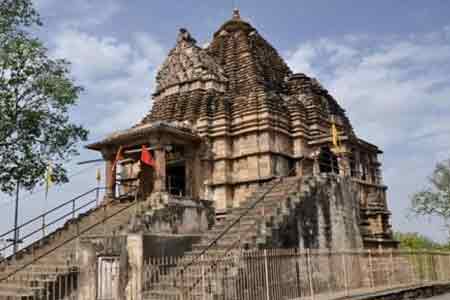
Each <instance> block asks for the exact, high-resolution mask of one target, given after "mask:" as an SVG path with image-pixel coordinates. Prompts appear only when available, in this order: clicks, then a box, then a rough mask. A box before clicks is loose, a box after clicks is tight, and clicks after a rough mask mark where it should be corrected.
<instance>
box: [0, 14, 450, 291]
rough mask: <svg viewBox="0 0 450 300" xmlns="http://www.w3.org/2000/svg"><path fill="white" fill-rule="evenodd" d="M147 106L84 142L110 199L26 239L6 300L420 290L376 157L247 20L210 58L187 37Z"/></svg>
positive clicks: (314, 83)
mask: <svg viewBox="0 0 450 300" xmlns="http://www.w3.org/2000/svg"><path fill="white" fill-rule="evenodd" d="M143 80H151V79H150V78H148V79H145V78H144V79H143ZM343 100H345V99H343ZM149 107H151V108H150V111H149V112H148V113H147V114H146V116H145V117H144V118H143V119H142V120H140V121H137V123H136V124H130V128H129V129H126V130H120V131H116V132H113V131H114V124H111V131H112V132H113V133H111V134H110V135H108V136H106V137H105V138H103V139H101V140H99V141H97V142H95V143H92V144H90V145H87V148H88V149H91V150H93V151H97V152H98V153H100V154H101V156H102V160H104V161H105V175H106V176H105V183H106V184H105V185H106V188H105V191H104V192H103V189H101V188H100V187H98V188H96V189H94V190H91V191H88V192H86V193H84V194H82V195H80V196H79V197H76V198H74V199H72V200H70V201H69V202H66V203H64V204H61V205H59V206H58V207H56V208H54V209H52V210H50V211H49V212H46V213H44V214H43V215H41V216H38V217H37V218H35V219H33V220H32V221H29V222H25V223H24V224H23V225H21V226H20V232H21V233H23V234H22V235H21V237H20V239H21V242H22V241H23V244H22V247H21V249H20V251H18V252H17V253H15V252H14V254H12V255H10V256H7V257H6V258H5V259H4V260H3V261H0V275H2V276H3V275H4V276H5V277H4V278H3V281H1V280H2V279H0V299H36V300H37V299H52V300H53V299H55V300H56V299H74V300H75V299H82V300H91V299H92V300H94V299H103V300H105V299H127V300H128V299H129V300H151V299H152V300H159V299H173V300H175V299H176V300H179V299H180V300H181V299H184V300H186V299H196V300H197V299H198V300H200V299H202V300H205V299H224V300H225V299H227V300H228V299H230V300H231V299H249V300H250V299H251V300H253V299H255V300H256V299H280V300H282V299H283V300H284V299H306V298H303V297H307V298H308V299H314V293H325V292H324V291H326V293H330V289H331V287H332V286H333V287H335V288H336V290H338V291H339V292H342V291H345V292H346V293H348V290H349V289H355V290H358V291H359V290H360V289H364V288H370V289H373V288H374V287H376V286H388V287H390V288H392V287H393V282H386V280H387V279H390V280H391V279H392V280H394V279H396V280H398V281H399V282H400V281H401V280H402V281H401V282H400V283H403V284H405V283H408V282H410V281H408V280H410V279H411V278H413V277H414V276H412V277H411V276H410V274H411V272H409V271H408V270H412V267H411V266H415V265H414V264H416V263H414V264H411V263H410V262H411V261H412V260H408V259H406V258H404V257H400V256H398V257H397V256H395V257H394V255H393V251H392V250H393V249H396V248H397V246H398V243H397V241H395V240H394V239H393V235H392V230H391V225H390V212H389V209H388V206H387V200H386V190H387V187H386V186H385V185H384V184H383V180H382V169H381V164H380V162H379V155H380V154H381V153H382V152H381V150H380V149H379V148H378V147H377V146H376V145H374V144H371V143H370V142H368V141H365V140H363V139H361V138H359V137H358V136H357V134H356V132H355V131H354V129H353V127H352V125H351V123H350V120H349V119H348V117H347V116H346V113H345V110H344V109H343V108H342V107H341V105H340V104H339V103H338V100H337V99H335V98H334V97H333V96H332V95H331V94H330V93H329V92H328V91H327V90H326V89H325V88H324V87H323V86H322V85H321V84H320V83H319V81H318V80H317V79H315V78H311V77H309V76H308V75H307V74H303V73H293V72H292V71H291V69H290V68H289V66H288V65H287V64H286V63H285V61H284V60H283V58H282V57H281V56H280V55H279V54H278V53H277V51H276V50H275V49H274V48H273V47H272V46H271V45H270V43H269V42H268V41H266V40H265V39H264V38H263V37H262V36H261V35H260V34H259V33H258V31H257V29H255V28H254V27H253V26H252V25H251V24H249V23H248V22H246V21H245V20H244V19H243V18H241V17H240V15H239V11H237V10H235V11H234V13H233V16H232V18H231V19H230V20H228V21H226V22H225V23H224V24H223V25H222V26H220V28H219V29H218V30H217V31H216V32H215V33H214V35H213V36H212V40H211V42H210V43H209V45H208V46H205V47H200V46H199V45H197V43H196V40H195V39H194V37H193V36H192V35H191V34H190V33H189V31H188V30H186V29H180V30H179V33H178V37H177V40H176V44H175V47H174V48H173V49H172V50H170V52H169V53H168V56H167V58H166V59H165V61H164V63H163V64H162V66H161V67H160V69H159V72H158V74H157V76H156V88H155V91H154V93H153V95H152V99H149ZM142 109H143V110H147V108H145V107H143V108H142ZM348 109H351V107H348ZM93 153H94V152H93ZM80 193H81V192H80ZM93 194H95V195H96V199H94V200H92V199H90V201H88V202H86V201H85V202H83V201H84V200H82V199H84V198H83V197H91V196H92V195H93ZM66 209H67V210H66ZM61 210H64V211H63V212H61ZM67 211H69V212H67ZM56 212H60V213H61V214H63V215H62V216H61V217H59V216H58V215H57V214H56ZM52 218H53V219H54V220H53V219H52ZM36 220H37V221H38V222H39V224H41V223H42V227H39V228H38V229H36V228H34V227H33V228H31V229H30V230H28V231H27V230H26V227H27V226H29V224H33V222H36ZM39 226H40V225H39ZM49 226H52V227H49ZM49 228H50V229H51V230H49ZM11 232H13V231H11ZM28 232H31V233H30V234H29V233H28ZM41 234H42V235H41ZM36 236H37V238H36ZM30 237H31V238H30ZM10 246H11V247H12V246H14V247H15V246H17V245H16V244H14V245H10ZM10 246H7V247H5V248H3V249H9V248H8V247H10ZM268 249H277V250H276V251H272V252H270V251H269V250H268ZM258 251H259V252H258ZM314 251H316V252H314ZM321 251H322V252H321ZM323 251H325V252H323ZM338 251H344V252H338ZM345 251H347V252H345ZM312 253H315V254H314V255H313V254H312ZM323 253H326V255H323ZM167 257H169V258H167ZM394 259H395V263H394ZM424 261H425V260H424ZM436 261H439V262H440V261H441V260H436ZM388 267H389V270H387V271H386V270H385V269H383V268H388ZM428 267H429V266H428ZM416 269H417V270H419V269H420V268H418V267H416ZM11 270H13V271H11ZM420 270H425V269H424V268H422V269H420ZM8 272H9V273H8ZM264 272H265V273H264ZM436 272H437V271H436ZM23 273H25V275H23ZM428 273H429V274H432V273H431V271H430V272H428ZM428 273H427V274H428ZM30 274H31V275H30ZM261 274H265V275H264V276H263V275H261ZM387 274H391V275H389V276H388V275H387ZM392 274H395V276H396V277H395V278H394V275H392ZM402 274H407V276H409V277H408V280H406V279H404V276H403V275H402ZM419 275H420V274H419ZM405 276H406V275H405ZM420 276H422V275H420ZM423 276H424V275H423ZM423 276H422V277H423ZM430 276H431V275H430ZM449 276H450V275H449ZM24 278H25V279H24ZM261 278H262V279H261ZM405 278H406V277H405ZM436 278H437V277H436ZM449 278H450V277H449ZM344 279H345V280H344ZM5 280H6V281H5ZM343 280H344V281H345V282H344V281H343ZM383 280H384V281H383ZM432 280H434V279H432ZM271 282H273V284H272V285H270V283H271ZM305 287H307V288H305ZM289 293H290V294H289ZM310 296H311V297H312V298H309V297H310ZM11 297H12V298H11ZM14 297H15V298H14ZM316 299H318V298H316ZM320 299H322V298H320ZM323 299H329V298H323ZM330 299H331V298H330Z"/></svg>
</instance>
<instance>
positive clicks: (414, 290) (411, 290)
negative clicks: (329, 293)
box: [334, 282, 450, 300]
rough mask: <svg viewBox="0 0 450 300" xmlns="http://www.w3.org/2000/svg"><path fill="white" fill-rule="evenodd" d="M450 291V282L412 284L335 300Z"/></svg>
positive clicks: (389, 299)
mask: <svg viewBox="0 0 450 300" xmlns="http://www.w3.org/2000/svg"><path fill="white" fill-rule="evenodd" d="M448 292H450V282H440V283H430V284H419V285H410V286H406V287H400V288H393V289H389V290H384V291H378V292H372V293H364V294H359V295H352V296H344V297H338V298H334V300H344V299H345V300H403V299H405V300H406V299H419V298H427V297H432V296H436V295H441V294H445V293H448Z"/></svg>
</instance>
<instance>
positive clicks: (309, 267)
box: [306, 248, 314, 300]
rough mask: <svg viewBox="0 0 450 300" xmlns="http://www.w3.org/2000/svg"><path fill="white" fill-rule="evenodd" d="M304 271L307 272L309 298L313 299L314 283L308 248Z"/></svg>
mask: <svg viewBox="0 0 450 300" xmlns="http://www.w3.org/2000/svg"><path fill="white" fill-rule="evenodd" d="M306 272H307V273H308V281H309V292H310V294H311V299H312V300H314V285H313V277H312V268H311V250H310V249H309V248H308V249H306Z"/></svg>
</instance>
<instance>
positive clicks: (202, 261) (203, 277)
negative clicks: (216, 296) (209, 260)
mask: <svg viewBox="0 0 450 300" xmlns="http://www.w3.org/2000/svg"><path fill="white" fill-rule="evenodd" d="M200 261H201V264H202V299H203V300H206V293H205V256H204V254H202V255H201V256H200Z"/></svg>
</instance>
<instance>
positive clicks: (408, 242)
mask: <svg viewBox="0 0 450 300" xmlns="http://www.w3.org/2000/svg"><path fill="white" fill-rule="evenodd" d="M394 238H395V239H396V240H397V241H399V242H400V248H402V249H410V250H424V249H427V250H450V245H449V244H441V243H437V242H435V241H433V240H432V239H430V238H428V237H426V236H424V235H421V234H419V233H417V232H406V233H403V232H395V233H394Z"/></svg>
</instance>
